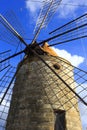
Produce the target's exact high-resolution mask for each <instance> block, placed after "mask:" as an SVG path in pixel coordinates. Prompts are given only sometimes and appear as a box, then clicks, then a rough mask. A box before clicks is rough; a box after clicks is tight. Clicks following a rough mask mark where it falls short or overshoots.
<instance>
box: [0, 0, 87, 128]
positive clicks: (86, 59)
mask: <svg viewBox="0 0 87 130" xmlns="http://www.w3.org/2000/svg"><path fill="white" fill-rule="evenodd" d="M33 1H37V2H33ZM38 1H39V0H13V1H12V0H0V13H1V14H5V12H6V11H8V10H13V11H14V12H15V14H16V15H17V17H18V18H19V20H20V23H21V24H22V25H23V28H24V30H25V32H26V35H24V39H32V38H33V36H34V34H33V30H34V28H35V24H36V20H37V17H38V14H39V11H40V9H41V1H42V0H40V2H38ZM77 5H80V6H77ZM86 12H87V1H86V0H82V1H80V0H63V1H62V5H61V6H60V7H59V8H58V10H57V12H56V13H55V15H54V17H53V18H52V20H51V21H50V23H49V24H48V26H47V27H46V29H43V30H42V31H41V33H40V35H39V36H38V40H42V39H45V38H47V37H50V36H49V34H48V33H49V32H50V31H52V30H53V29H55V28H57V27H59V26H61V25H63V24H65V23H66V22H68V21H70V20H72V19H74V18H76V17H78V16H80V15H82V14H84V13H86ZM27 43H31V40H27ZM9 48H10V49H12V53H13V52H15V50H16V47H13V46H11V44H7V43H6V42H3V41H0V51H3V50H7V49H9ZM86 48H87V39H86V38H85V39H82V40H78V41H74V42H71V43H65V44H62V45H58V46H55V47H54V50H55V51H56V52H57V53H58V54H59V55H60V56H62V57H64V58H66V59H68V60H69V61H70V62H71V63H72V64H73V65H75V66H77V67H80V68H81V69H84V70H86V71H87V49H86ZM16 61H19V58H18V59H15V60H14V61H13V62H12V63H14V64H15V63H16ZM86 109H87V108H86ZM86 114H87V112H86ZM84 115H85V113H84ZM85 116H86V115H85ZM85 116H83V117H82V118H83V126H84V130H86V129H85V127H87V123H86V122H85V120H86V119H85V118H86V117H85ZM84 122H85V123H84Z"/></svg>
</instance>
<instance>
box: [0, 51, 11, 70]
mask: <svg viewBox="0 0 87 130" xmlns="http://www.w3.org/2000/svg"><path fill="white" fill-rule="evenodd" d="M10 52H11V50H7V51H4V52H1V53H0V61H2V60H3V59H4V58H7V57H9V56H10ZM9 66H10V60H7V61H5V62H3V63H0V72H2V71H3V70H5V69H6V68H8V67H9Z"/></svg>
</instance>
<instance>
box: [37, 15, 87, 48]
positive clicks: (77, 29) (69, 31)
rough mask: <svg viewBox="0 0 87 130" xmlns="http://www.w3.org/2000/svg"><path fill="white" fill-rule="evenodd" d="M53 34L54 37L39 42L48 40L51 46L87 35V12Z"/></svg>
mask: <svg viewBox="0 0 87 130" xmlns="http://www.w3.org/2000/svg"><path fill="white" fill-rule="evenodd" d="M51 33H52V32H51ZM52 34H53V36H52V37H50V38H48V39H46V40H43V41H42V42H41V43H39V44H42V43H43V42H46V41H48V42H49V43H50V46H54V45H58V44H63V43H66V42H70V41H74V40H78V39H81V38H85V37H87V14H84V15H82V16H80V17H79V18H77V19H75V20H72V21H70V22H69V23H67V24H65V25H63V26H61V27H59V28H58V29H56V30H54V31H53V33H52Z"/></svg>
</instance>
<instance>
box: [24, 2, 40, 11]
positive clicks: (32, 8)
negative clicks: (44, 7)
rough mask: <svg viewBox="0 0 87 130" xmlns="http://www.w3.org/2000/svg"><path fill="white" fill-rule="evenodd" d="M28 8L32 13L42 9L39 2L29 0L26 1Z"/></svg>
mask: <svg viewBox="0 0 87 130" xmlns="http://www.w3.org/2000/svg"><path fill="white" fill-rule="evenodd" d="M41 1H42V0H41ZM26 8H27V9H28V10H29V11H30V12H31V13H36V12H37V11H38V10H39V9H40V8H41V2H38V1H37V2H33V1H32V0H27V1H26Z"/></svg>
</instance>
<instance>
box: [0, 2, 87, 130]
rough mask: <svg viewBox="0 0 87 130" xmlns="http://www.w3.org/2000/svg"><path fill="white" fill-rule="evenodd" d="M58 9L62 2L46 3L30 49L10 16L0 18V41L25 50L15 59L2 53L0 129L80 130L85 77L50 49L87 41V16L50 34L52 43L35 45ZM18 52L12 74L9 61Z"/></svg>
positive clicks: (84, 102) (84, 101) (85, 96)
mask: <svg viewBox="0 0 87 130" xmlns="http://www.w3.org/2000/svg"><path fill="white" fill-rule="evenodd" d="M60 4H61V0H52V1H44V3H43V8H42V10H41V12H40V15H39V18H38V20H37V24H36V27H35V30H34V32H35V35H34V38H33V40H32V43H31V44H27V43H26V41H25V40H24V39H23V37H22V30H21V28H20V30H19V27H18V26H17V27H14V26H13V21H12V20H10V18H11V17H10V18H9V16H11V15H12V12H11V14H9V13H6V15H5V16H3V15H0V38H1V39H2V40H5V41H8V42H10V43H11V44H12V41H13V40H14V41H15V43H18V42H21V44H23V45H24V46H25V47H24V49H23V50H22V51H20V52H17V53H15V54H13V55H9V52H10V50H7V51H5V52H2V53H0V57H1V60H0V65H1V66H0V69H1V70H0V71H4V72H3V73H2V75H1V76H2V77H1V80H0V83H1V84H0V85H1V98H0V99H1V100H0V104H1V111H0V121H1V124H0V126H1V128H2V129H6V130H34V129H37V130H53V129H55V130H81V121H80V115H79V109H78V103H79V102H81V103H82V104H84V105H85V106H87V102H86V99H87V94H84V91H87V88H86V87H84V84H85V83H86V81H87V76H86V75H87V72H85V71H84V70H81V69H79V68H77V67H75V66H73V65H71V63H70V62H68V61H67V60H65V59H63V58H61V57H59V56H57V54H56V53H55V52H54V51H53V50H52V48H50V46H54V45H56V44H62V43H66V42H70V41H73V40H78V39H81V38H85V37H87V14H84V15H82V16H80V17H78V18H76V19H74V20H72V21H70V22H68V23H66V24H65V25H63V26H61V27H59V28H57V29H56V30H53V31H52V32H50V34H52V36H51V37H50V38H48V39H45V40H43V41H41V42H39V43H37V41H36V40H37V37H38V35H39V33H40V31H41V29H42V28H44V27H45V26H46V25H47V23H48V22H49V20H50V18H51V16H52V15H53V14H54V13H55V11H56V9H57V7H58V6H59V5H60ZM16 20H17V19H16ZM16 22H17V21H16ZM76 23H78V24H76ZM3 33H4V35H3ZM47 42H49V43H51V44H49V45H48V44H47ZM22 53H24V54H25V55H24V58H23V59H22V60H21V61H20V62H19V64H18V66H17V69H16V68H15V67H13V66H11V65H10V62H9V59H12V58H14V57H16V56H18V55H20V54H22ZM77 90H78V91H77ZM10 102H11V105H10V109H9V103H10ZM8 111H9V114H8Z"/></svg>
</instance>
